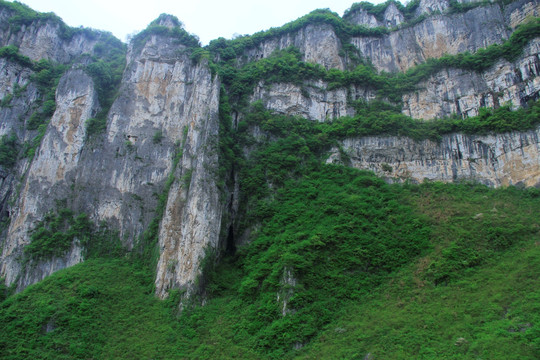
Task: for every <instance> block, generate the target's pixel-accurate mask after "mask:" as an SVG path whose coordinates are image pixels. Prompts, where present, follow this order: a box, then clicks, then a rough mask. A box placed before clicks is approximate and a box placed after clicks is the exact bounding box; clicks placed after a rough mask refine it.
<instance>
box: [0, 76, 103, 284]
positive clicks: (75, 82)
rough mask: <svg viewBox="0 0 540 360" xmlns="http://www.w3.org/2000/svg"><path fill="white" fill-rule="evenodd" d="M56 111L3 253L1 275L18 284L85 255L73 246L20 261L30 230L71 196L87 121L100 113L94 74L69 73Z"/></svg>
mask: <svg viewBox="0 0 540 360" xmlns="http://www.w3.org/2000/svg"><path fill="white" fill-rule="evenodd" d="M56 104H57V108H56V111H55V113H54V115H53V117H52V119H51V122H50V124H49V127H48V129H47V132H46V133H45V136H44V137H43V140H42V142H41V146H40V149H39V151H38V152H37V154H36V155H35V158H34V160H33V161H32V163H31V165H30V167H29V169H28V171H27V174H26V179H25V181H24V183H23V184H22V189H21V191H20V194H18V195H19V200H18V202H17V205H16V206H15V207H13V210H12V214H11V219H12V220H11V223H10V226H9V229H8V232H7V241H5V242H4V246H3V251H2V254H1V256H0V259H1V260H0V263H1V264H2V267H1V269H0V271H1V274H2V276H4V277H5V278H6V282H7V283H8V284H11V283H13V282H14V281H16V280H17V277H18V276H19V275H22V276H21V278H20V279H19V283H18V287H19V288H24V287H25V286H28V285H29V284H32V283H34V282H36V281H39V280H41V279H43V278H44V277H45V276H47V275H50V274H51V273H53V272H54V271H57V270H59V269H61V268H63V267H65V266H70V265H74V264H75V263H77V262H80V261H81V259H82V256H81V253H80V250H81V249H80V247H77V246H76V244H74V247H73V249H72V250H71V251H70V253H69V254H68V256H66V257H64V258H62V259H58V258H56V259H52V260H51V261H47V262H41V263H39V264H38V265H37V266H36V264H30V265H29V266H27V267H26V269H25V273H24V274H23V273H21V270H22V269H21V265H20V259H21V258H22V257H23V249H24V246H25V245H27V244H28V243H29V231H30V230H31V229H32V227H33V226H35V225H36V223H37V222H38V221H39V220H41V219H42V218H43V217H44V216H45V214H46V213H47V212H49V211H51V210H52V209H54V207H55V201H56V200H60V199H61V198H62V197H64V196H66V195H67V194H69V187H70V185H71V184H72V183H73V182H74V181H75V178H74V176H73V174H74V173H75V172H76V171H77V169H78V168H79V166H81V164H80V159H81V152H82V150H83V144H84V138H85V126H84V122H85V120H87V119H89V118H90V117H91V116H92V115H93V114H94V113H95V111H96V109H97V106H98V103H97V94H96V92H95V90H94V85H93V82H92V80H91V78H90V77H89V76H88V75H86V74H85V73H84V72H82V71H81V70H73V71H70V72H68V73H66V74H65V75H64V76H63V77H62V79H61V80H60V83H59V85H58V89H57V92H56Z"/></svg>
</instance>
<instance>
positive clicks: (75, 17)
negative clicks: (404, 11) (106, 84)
mask: <svg viewBox="0 0 540 360" xmlns="http://www.w3.org/2000/svg"><path fill="white" fill-rule="evenodd" d="M18 1H19V2H22V3H24V4H26V5H28V6H30V7H31V8H32V9H34V10H37V11H40V12H54V13H55V14H56V15H58V16H60V17H61V18H62V19H63V20H64V22H65V23H66V24H68V25H69V26H74V27H78V26H81V25H82V26H84V27H91V28H94V29H98V30H106V31H110V32H112V33H113V34H114V35H115V36H116V37H117V38H119V39H120V40H122V41H126V36H127V35H130V34H133V33H137V32H139V31H141V30H144V29H145V28H146V26H147V25H148V24H149V23H150V22H152V21H153V20H155V19H156V18H157V17H158V16H159V15H160V14H162V13H167V14H171V15H175V16H176V17H178V19H179V20H180V21H182V22H183V23H184V25H185V29H186V30H187V31H189V32H190V33H192V34H195V35H197V36H198V37H199V38H200V39H201V42H202V44H203V45H206V44H208V42H209V41H210V40H213V39H217V38H218V37H220V36H222V37H224V38H226V39H230V38H231V37H232V36H233V34H235V33H237V34H241V35H245V34H253V33H256V32H258V31H261V30H267V29H269V28H271V27H278V26H281V25H284V24H286V23H288V22H290V21H292V20H295V19H297V18H299V17H300V16H303V15H306V14H307V13H309V12H311V11H312V10H315V9H321V8H330V10H332V11H334V12H337V13H338V14H339V15H343V12H344V11H345V10H346V9H348V8H350V7H351V5H352V4H353V3H354V2H360V1H361V0H265V1H259V0H251V1H250V0H18ZM370 2H372V3H374V4H378V3H381V2H384V0H371V1H370Z"/></svg>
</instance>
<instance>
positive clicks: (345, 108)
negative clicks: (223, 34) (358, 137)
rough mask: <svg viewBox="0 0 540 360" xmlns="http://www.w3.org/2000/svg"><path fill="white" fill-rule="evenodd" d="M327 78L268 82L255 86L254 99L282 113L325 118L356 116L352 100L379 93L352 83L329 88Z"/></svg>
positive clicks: (316, 118)
mask: <svg viewBox="0 0 540 360" xmlns="http://www.w3.org/2000/svg"><path fill="white" fill-rule="evenodd" d="M327 87H328V84H327V83H325V82H323V81H317V82H308V83H306V84H304V86H302V87H300V86H297V85H292V84H265V83H264V82H261V83H260V84H258V85H257V86H256V87H255V90H254V92H253V95H252V96H251V99H250V100H251V102H253V101H258V100H260V101H262V102H263V104H264V106H265V107H266V108H268V109H270V110H273V111H275V112H276V113H278V114H284V115H299V116H302V117H304V118H306V119H310V120H316V121H325V120H332V119H336V118H339V117H342V116H351V115H354V110H353V109H352V108H351V107H350V106H349V105H348V101H349V99H351V98H352V99H364V100H368V101H369V100H372V99H374V98H375V96H376V93H375V91H373V90H370V89H369V88H363V87H356V86H351V87H350V88H348V89H344V88H341V89H335V90H326V89H327Z"/></svg>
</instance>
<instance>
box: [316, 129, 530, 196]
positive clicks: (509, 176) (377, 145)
mask: <svg viewBox="0 0 540 360" xmlns="http://www.w3.org/2000/svg"><path fill="white" fill-rule="evenodd" d="M341 145H342V147H343V149H344V150H345V151H346V152H347V154H348V155H349V157H350V165H352V166H354V167H356V168H359V169H368V170H371V171H374V172H375V173H377V174H379V175H380V176H383V177H386V178H388V179H389V180H393V181H404V180H410V181H413V182H422V181H424V180H425V179H428V180H434V181H444V182H453V181H465V180H471V181H476V182H480V183H483V184H486V185H489V186H494V187H498V186H507V185H523V186H537V187H538V186H540V161H539V160H538V159H539V158H540V128H537V129H535V130H531V131H527V132H513V133H507V134H498V135H485V136H477V135H463V134H451V135H446V136H443V138H442V140H441V142H440V143H436V142H433V141H429V140H425V141H421V142H415V141H413V140H411V139H409V138H402V137H395V136H389V137H363V138H354V139H347V140H345V141H343V142H342V143H341ZM335 161H337V162H340V161H341V159H340V154H339V150H337V149H334V150H333V151H332V153H331V155H330V157H329V158H328V160H327V162H330V163H331V162H335ZM388 166H390V167H391V171H387V170H389V168H388Z"/></svg>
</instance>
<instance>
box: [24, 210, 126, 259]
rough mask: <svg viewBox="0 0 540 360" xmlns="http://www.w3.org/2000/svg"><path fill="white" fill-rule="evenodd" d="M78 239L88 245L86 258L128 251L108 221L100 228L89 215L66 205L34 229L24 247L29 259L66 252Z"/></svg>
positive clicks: (45, 257)
mask: <svg viewBox="0 0 540 360" xmlns="http://www.w3.org/2000/svg"><path fill="white" fill-rule="evenodd" d="M75 241H78V244H79V245H80V246H82V247H83V248H84V255H85V258H86V259H89V258H95V257H119V256H121V255H122V254H124V252H125V250H124V249H123V248H122V246H121V244H120V240H119V239H118V236H117V235H116V234H115V232H114V231H112V230H109V228H108V227H107V226H106V224H101V225H100V226H99V227H96V226H95V225H94V224H93V223H92V222H91V221H90V219H89V218H88V216H87V215H86V214H84V213H81V214H79V215H75V213H74V212H73V211H72V210H70V209H68V208H65V207H64V208H60V209H59V210H58V211H57V212H56V213H53V212H51V213H49V214H47V215H46V216H45V218H44V219H43V220H41V221H40V222H39V223H38V224H37V226H36V227H35V228H34V229H33V230H32V231H31V234H30V244H28V246H26V247H25V248H24V254H25V257H26V262H28V260H42V259H50V258H52V257H59V256H62V255H65V254H66V253H67V252H68V251H69V250H70V249H71V247H72V246H73V244H74V242H75Z"/></svg>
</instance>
